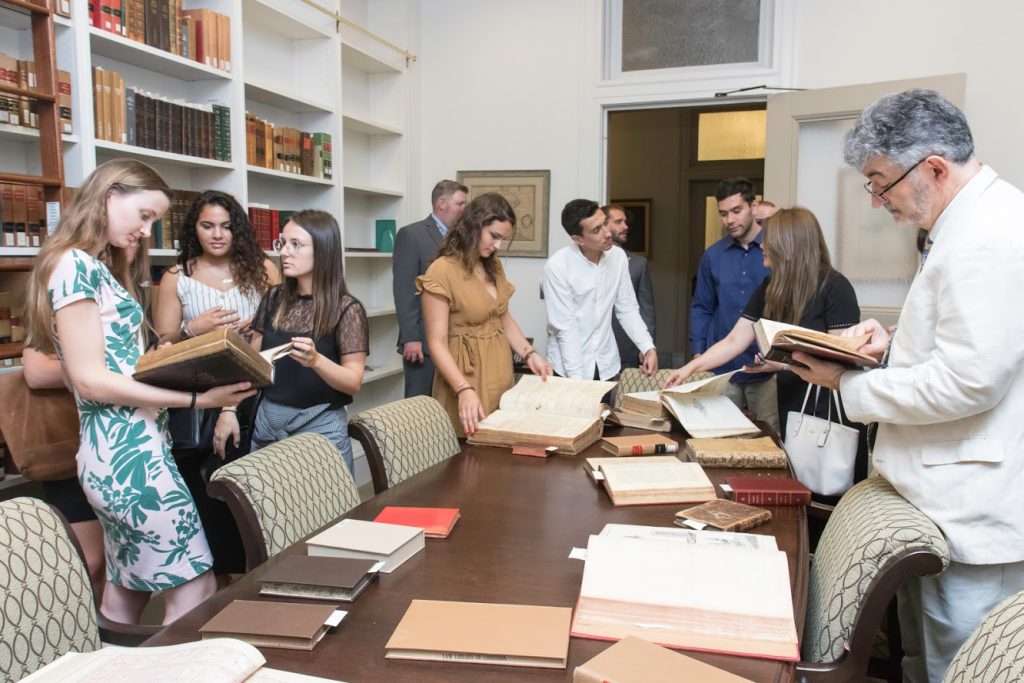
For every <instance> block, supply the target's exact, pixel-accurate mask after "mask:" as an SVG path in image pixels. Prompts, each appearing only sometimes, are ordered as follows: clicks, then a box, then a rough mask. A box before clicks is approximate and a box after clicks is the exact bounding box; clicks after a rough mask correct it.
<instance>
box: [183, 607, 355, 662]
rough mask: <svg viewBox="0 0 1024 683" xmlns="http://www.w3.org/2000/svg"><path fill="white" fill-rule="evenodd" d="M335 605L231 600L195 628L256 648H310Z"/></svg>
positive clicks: (212, 635)
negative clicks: (241, 641)
mask: <svg viewBox="0 0 1024 683" xmlns="http://www.w3.org/2000/svg"><path fill="white" fill-rule="evenodd" d="M337 609H338V606H337V605H318V604H312V603H299V602H270V601H265V602H261V601H257V600H235V601H233V602H231V603H230V604H229V605H228V606H227V607H225V608H224V609H222V610H221V611H220V612H218V613H217V615H216V616H214V617H213V618H212V619H210V620H209V621H208V622H206V623H205V624H203V625H202V626H200V627H199V632H200V633H202V634H203V638H204V639H205V638H219V637H223V636H228V637H231V638H238V639H239V640H244V641H245V642H247V643H250V644H252V645H256V646H259V647H281V648H285V649H289V650H312V649H313V647H314V646H315V645H316V644H317V643H318V642H320V640H321V639H322V638H323V637H324V634H325V633H327V629H328V628H329V627H330V626H329V624H328V620H329V619H330V618H331V617H332V616H333V615H334V612H335V610H337Z"/></svg>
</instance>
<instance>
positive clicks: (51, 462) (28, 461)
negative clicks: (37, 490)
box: [0, 370, 78, 481]
mask: <svg viewBox="0 0 1024 683" xmlns="http://www.w3.org/2000/svg"><path fill="white" fill-rule="evenodd" d="M0 433H3V439H4V441H6V442H7V450H8V451H9V452H10V454H11V458H12V459H13V460H14V464H15V465H16V466H17V467H18V469H19V470H20V471H21V474H22V475H23V476H24V477H25V478H26V479H32V480H34V481H54V480H57V479H67V478H68V477H73V476H75V475H76V474H77V471H78V467H77V465H76V464H75V454H76V453H77V452H78V408H77V406H76V405H75V397H74V396H72V395H71V392H69V391H68V390H67V389H30V388H29V386H28V385H27V384H26V383H25V377H24V374H23V373H22V371H21V370H17V371H14V372H8V373H5V374H2V375H0Z"/></svg>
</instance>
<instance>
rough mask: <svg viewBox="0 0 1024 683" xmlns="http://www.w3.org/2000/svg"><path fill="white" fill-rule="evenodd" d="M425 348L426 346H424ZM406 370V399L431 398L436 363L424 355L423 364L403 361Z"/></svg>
mask: <svg viewBox="0 0 1024 683" xmlns="http://www.w3.org/2000/svg"><path fill="white" fill-rule="evenodd" d="M424 346H425V345H424ZM402 367H403V368H404V369H405V397H406V398H412V397H413V396H430V395H431V394H432V393H433V390H434V361H433V359H431V357H430V356H427V355H425V354H424V356H423V362H422V363H410V362H409V361H407V360H405V359H404V358H403V359H402Z"/></svg>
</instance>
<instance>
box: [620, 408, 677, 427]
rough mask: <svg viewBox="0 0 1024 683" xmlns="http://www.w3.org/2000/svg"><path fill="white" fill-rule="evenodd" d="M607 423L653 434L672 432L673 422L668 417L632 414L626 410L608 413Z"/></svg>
mask: <svg viewBox="0 0 1024 683" xmlns="http://www.w3.org/2000/svg"><path fill="white" fill-rule="evenodd" d="M607 421H608V423H609V424H612V425H618V426H620V427H635V428H637V429H646V430H648V431H651V432H670V431H672V421H671V420H669V419H668V417H651V416H650V415H641V414H640V413H630V412H627V411H624V410H613V411H611V412H610V413H608V418H607Z"/></svg>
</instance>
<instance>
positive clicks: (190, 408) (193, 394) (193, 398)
mask: <svg viewBox="0 0 1024 683" xmlns="http://www.w3.org/2000/svg"><path fill="white" fill-rule="evenodd" d="M195 407H196V392H194V391H193V392H192V401H191V402H190V403H189V404H188V409H189V410H192V409H193V408H195Z"/></svg>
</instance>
